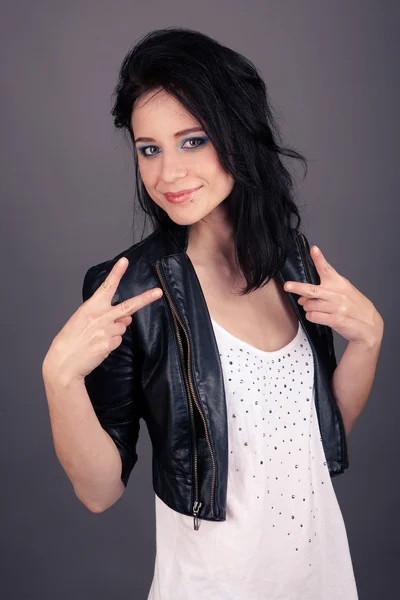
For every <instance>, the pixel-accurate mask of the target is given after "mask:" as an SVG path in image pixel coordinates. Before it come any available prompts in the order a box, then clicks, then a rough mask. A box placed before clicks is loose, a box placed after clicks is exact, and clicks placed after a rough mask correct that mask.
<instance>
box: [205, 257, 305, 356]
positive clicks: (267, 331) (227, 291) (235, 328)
mask: <svg viewBox="0 0 400 600" xmlns="http://www.w3.org/2000/svg"><path fill="white" fill-rule="evenodd" d="M194 268H195V270H196V274H197V277H198V279H199V281H200V285H201V288H202V290H203V294H204V297H205V300H206V304H207V307H208V311H209V313H210V315H211V317H212V318H213V319H214V321H216V322H217V323H218V324H219V325H221V327H223V328H224V329H225V330H226V331H228V332H229V333H231V334H232V335H233V336H235V337H237V338H238V339H240V340H242V341H244V342H246V343H247V344H250V345H251V346H254V347H255V348H257V349H259V350H263V351H264V352H274V351H276V350H279V349H280V348H283V347H284V346H285V345H287V344H288V343H289V342H290V341H291V340H293V338H294V337H295V336H296V333H297V331H298V318H297V315H296V313H295V312H294V309H293V307H292V305H291V304H290V300H289V298H288V296H287V294H286V292H285V291H284V289H283V288H282V286H281V284H280V283H279V282H278V281H277V280H276V279H272V280H271V281H269V282H268V284H267V285H266V286H264V287H263V288H260V289H258V290H255V291H253V292H250V293H249V294H246V295H243V296H240V295H239V290H240V289H241V288H243V287H244V284H245V282H244V279H241V280H240V281H239V280H238V279H236V281H235V282H234V283H233V282H232V281H231V280H229V278H228V277H226V276H225V275H224V274H223V273H218V272H215V271H212V270H210V269H205V268H203V267H200V266H197V267H196V266H195V265H194Z"/></svg>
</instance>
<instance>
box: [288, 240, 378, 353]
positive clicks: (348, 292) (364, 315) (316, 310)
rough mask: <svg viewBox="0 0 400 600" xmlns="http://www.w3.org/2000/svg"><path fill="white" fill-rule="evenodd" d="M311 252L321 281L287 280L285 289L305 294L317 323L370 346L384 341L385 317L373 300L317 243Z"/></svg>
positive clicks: (303, 297)
mask: <svg viewBox="0 0 400 600" xmlns="http://www.w3.org/2000/svg"><path fill="white" fill-rule="evenodd" d="M310 256H311V258H312V260H313V262H314V265H315V267H316V269H317V271H318V274H319V276H320V285H313V284H310V283H301V282H297V281H287V282H286V283H285V285H284V289H285V290H286V291H288V292H292V293H294V294H298V295H300V296H301V297H300V298H299V299H298V301H297V302H298V303H299V304H301V305H302V306H303V308H304V310H305V311H306V318H307V319H308V320H309V321H312V322H313V323H320V324H321V325H328V326H329V327H331V328H332V329H334V330H335V331H337V332H338V333H339V334H340V335H342V336H343V337H344V338H345V339H346V340H348V341H349V342H356V343H359V344H362V345H367V347H374V346H375V345H376V344H377V343H380V341H381V340H382V336H383V319H382V317H381V315H380V314H379V312H378V311H377V310H376V308H375V306H374V305H373V303H372V302H371V301H370V300H369V299H368V298H367V297H366V296H364V295H363V294H362V293H361V292H360V291H359V290H358V289H357V288H355V287H354V286H353V285H352V284H351V283H350V281H349V280H348V279H346V277H343V276H342V275H340V274H339V273H338V272H337V271H336V270H335V269H334V268H333V267H332V265H331V264H329V263H328V261H327V260H326V259H325V257H324V255H323V254H322V252H321V250H320V249H319V248H317V246H312V248H311V250H310Z"/></svg>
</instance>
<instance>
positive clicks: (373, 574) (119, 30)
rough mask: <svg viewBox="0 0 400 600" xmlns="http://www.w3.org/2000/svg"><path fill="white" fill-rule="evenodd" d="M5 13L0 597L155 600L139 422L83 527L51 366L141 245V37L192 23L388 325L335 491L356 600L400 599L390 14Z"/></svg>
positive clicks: (199, 9)
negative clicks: (137, 158) (280, 151)
mask: <svg viewBox="0 0 400 600" xmlns="http://www.w3.org/2000/svg"><path fill="white" fill-rule="evenodd" d="M0 16H1V19H0V21H1V25H0V32H1V35H0V40H1V42H0V44H1V58H2V61H1V63H2V64H1V77H0V83H1V96H0V102H1V112H0V114H1V120H2V126H1V140H2V144H1V146H2V148H1V192H2V193H1V200H2V209H3V210H2V216H1V246H2V265H3V267H2V289H3V293H2V307H1V315H2V328H1V332H2V339H1V360H2V369H1V371H2V381H1V416H2V418H1V431H0V440H1V441H0V444H1V467H2V475H1V496H0V498H1V509H2V511H1V514H2V519H1V535H0V539H1V542H0V543H1V561H0V562H1V574H0V575H1V577H0V578H1V583H0V595H1V596H2V597H3V598H6V599H7V600H8V599H20V598H30V599H32V598H36V597H37V598H41V599H43V600H45V599H47V598H48V599H53V598H57V599H59V600H63V599H70V598H74V599H75V598H76V599H78V600H80V599H84V600H86V599H87V600H91V599H94V598H96V599H97V600H102V599H103V598H104V599H105V598H113V600H114V599H119V598H134V599H135V600H136V599H138V600H141V599H143V600H145V598H146V597H147V592H148V589H149V587H150V583H151V578H152V575H153V564H154V553H155V521H154V495H153V490H152V485H151V446H150V441H149V437H148V433H147V429H146V426H145V424H144V422H142V427H141V435H140V439H139V444H138V453H139V462H138V464H137V465H136V467H135V469H134V472H133V473H132V476H131V479H130V482H129V485H128V488H127V490H126V492H125V494H124V496H123V497H122V498H121V500H120V501H119V502H118V503H117V504H115V505H114V506H113V507H112V508H111V509H109V510H108V511H106V512H105V513H102V514H92V513H90V512H89V511H88V510H87V509H86V508H85V507H84V506H83V505H82V504H81V503H80V502H79V501H78V500H77V498H76V497H75V495H74V493H73V489H72V486H71V484H70V482H69V480H68V478H67V476H66V475H65V473H64V471H63V469H62V467H61V466H60V464H59V463H58V461H57V459H56V456H55V452H54V448H53V442H52V437H51V429H50V423H49V416H48V410H47V402H46V397H45V393H44V386H43V381H42V379H41V363H42V360H43V358H44V355H45V354H46V352H47V349H48V347H49V345H50V343H51V341H52V339H53V337H54V336H55V335H56V334H57V333H58V331H59V330H60V329H61V327H62V326H63V325H64V323H65V322H66V321H67V320H68V318H69V317H70V316H71V314H72V313H73V312H75V310H76V309H77V308H78V306H79V305H80V303H81V287H82V281H83V275H84V273H85V271H86V270H87V269H88V267H89V266H91V265H93V264H97V263H99V262H101V261H103V260H107V259H109V258H112V257H114V256H115V255H116V254H117V253H119V252H121V251H123V250H124V249H126V248H128V247H129V246H130V245H131V244H133V243H134V242H136V241H139V239H140V237H141V232H142V222H143V221H142V218H141V216H140V214H137V215H136V217H135V219H134V227H132V223H133V212H132V203H133V195H134V181H133V161H132V159H131V156H130V154H129V150H128V148H127V146H126V145H125V142H124V140H123V138H122V136H121V134H120V133H118V132H115V131H114V130H113V124H112V118H111V115H110V114H109V111H110V108H111V94H112V90H113V88H114V85H115V83H116V79H117V72H118V68H119V66H120V63H121V61H122V59H123V57H124V55H125V53H126V52H127V50H128V49H129V47H130V46H131V44H133V43H134V42H135V41H136V40H137V38H138V37H139V36H140V35H142V34H143V33H145V32H147V31H149V30H151V29H155V28H158V27H164V26H167V25H184V26H188V27H191V28H194V29H198V30H200V31H202V32H204V33H207V34H209V35H211V36H212V37H215V38H216V39H218V40H219V41H221V42H222V43H225V44H227V45H229V46H231V47H233V48H234V49H236V50H238V51H239V52H242V53H243V54H245V55H246V56H248V57H249V58H250V59H251V60H253V62H255V64H256V65H257V66H258V68H259V69H260V71H261V74H262V75H263V77H264V79H265V81H266V84H267V88H268V90H269V93H270V95H271V98H272V100H273V102H274V105H275V106H276V108H277V109H278V111H279V113H280V122H281V127H282V132H283V136H284V141H285V143H287V144H289V145H293V146H294V147H296V148H297V149H299V150H300V151H301V152H304V153H305V155H306V156H307V158H308V159H309V174H308V176H307V178H306V179H305V180H304V181H303V180H302V177H301V174H302V171H301V169H299V170H298V169H297V168H296V172H297V176H298V177H297V182H298V194H299V201H300V203H302V204H305V206H304V208H303V216H304V222H303V230H304V232H305V233H306V235H307V236H308V238H309V241H310V244H313V243H315V244H317V245H319V246H320V247H321V249H322V250H323V252H324V253H325V256H326V258H327V259H328V261H330V262H331V263H332V264H333V266H334V267H335V268H336V269H337V270H338V271H339V272H340V273H342V274H343V275H344V276H346V277H347V278H349V279H350V281H351V282H352V283H353V284H354V285H355V286H356V287H357V288H358V289H360V291H362V293H364V294H365V295H366V296H368V297H369V298H370V299H371V300H372V302H373V303H374V304H375V306H376V307H377V309H378V310H379V312H380V313H381V314H382V316H383V318H384V320H385V335H384V342H383V345H382V349H381V354H380V358H379V362H378V369H377V373H376V378H375V382H374V386H373V388H372V392H371V394H370V397H369V399H368V401H367V405H366V407H365V409H364V411H363V413H362V414H361V416H360V418H359V419H358V421H357V422H356V424H355V426H354V429H353V430H352V432H351V433H350V437H349V442H350V453H351V465H350V469H349V470H348V471H347V472H346V473H345V474H344V475H341V476H340V477H338V478H335V479H333V480H332V481H333V484H334V487H335V490H336V493H337V497H338V500H339V503H340V506H341V509H342V512H343V516H344V519H345V523H346V527H347V533H348V538H349V543H350V548H351V552H352V558H353V565H354V570H355V574H356V580H357V585H358V589H359V595H360V599H361V600H369V599H375V598H378V597H379V598H394V597H395V596H396V595H397V594H396V593H395V590H396V589H397V575H398V574H397V573H396V566H397V567H398V564H399V545H398V541H397V540H398V537H399V519H398V509H399V503H398V495H397V493H398V488H399V476H398V472H399V469H398V465H397V463H396V460H397V456H396V455H397V446H396V444H395V441H396V438H397V434H398V422H399V421H398V419H399V416H400V410H399V402H398V397H397V394H396V392H395V390H396V387H397V384H396V378H395V368H396V366H397V364H396V363H397V362H398V361H397V360H396V359H397V346H396V338H397V337H398V334H399V329H398V319H397V312H398V310H397V302H396V300H397V297H396V288H397V283H398V281H397V272H398V268H397V267H396V265H398V258H399V234H398V223H399V168H398V146H399V117H398V106H399V67H398V53H399V43H398V30H399V16H400V7H399V4H398V2H395V1H393V2H391V1H384V2H379V1H378V0H376V1H361V0H359V1H354V0H353V1H350V2H349V1H345V0H342V1H336V2H331V1H326V0H324V1H321V0H314V1H311V0H310V1H304V0H303V1H302V2H298V1H295V0H291V1H282V0H280V1H278V0H276V1H272V2H271V1H266V0H260V1H258V2H257V1H253V2H236V3H234V4H233V5H232V2H231V1H228V0H225V1H221V2H215V1H213V2H209V1H207V0H203V1H202V2H193V3H189V2H187V0H185V1H177V0H170V1H169V2H161V1H159V2H132V1H129V2H128V1H121V0H119V1H116V0H114V1H112V2H111V0H109V1H105V0H102V1H99V0H97V1H95V0H92V1H88V0H79V1H78V0H73V1H71V0H70V1H69V2H57V1H54V0H52V1H44V0H38V1H36V2H34V3H32V2H28V0H23V1H20V2H11V0H7V1H4V0H3V2H2V7H1V15H0ZM148 232H149V229H147V230H146V231H145V234H146V233H148ZM335 343H336V349H337V355H338V359H339V358H340V356H341V354H342V352H343V350H344V348H345V344H346V342H345V340H344V338H342V337H340V336H338V334H336V333H335ZM337 575H338V577H340V573H338V574H337ZM397 593H398V592H397ZM244 600H245V599H244Z"/></svg>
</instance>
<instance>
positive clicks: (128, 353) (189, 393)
mask: <svg viewBox="0 0 400 600" xmlns="http://www.w3.org/2000/svg"><path fill="white" fill-rule="evenodd" d="M189 230H190V225H188V226H180V225H175V226H174V227H173V229H172V230H171V231H170V232H169V233H166V232H162V231H161V230H156V231H154V232H153V233H152V234H150V235H149V236H147V237H146V238H145V239H144V240H142V241H141V242H138V243H137V244H134V245H133V246H131V247H130V248H128V249H127V250H125V251H123V252H121V253H120V254H118V255H117V256H115V257H114V258H113V259H112V260H108V261H106V262H103V263H100V264H98V265H94V266H93V267H91V268H90V269H89V270H88V271H87V273H86V274H85V277H84V282H83V289H82V296H83V300H84V301H86V300H87V299H88V298H90V296H91V295H92V294H93V293H94V291H95V290H96V289H97V288H98V287H99V285H100V284H101V283H102V282H103V281H104V279H105V278H106V276H107V275H108V273H109V272H110V270H111V268H112V267H113V265H114V264H115V263H116V262H117V260H119V258H121V257H122V256H126V257H127V258H128V260H129V265H128V267H127V269H126V271H125V273H124V275H123V277H122V278H121V281H120V284H119V286H118V289H117V292H116V294H115V295H114V297H113V299H112V304H113V305H115V304H117V303H120V302H122V301H123V300H126V299H129V298H131V297H132V296H135V295H138V294H141V293H142V292H145V291H146V290H148V289H151V288H153V287H161V288H162V289H163V290H164V294H163V296H162V298H160V299H158V300H155V301H154V302H152V303H150V304H149V305H147V306H145V307H143V308H141V309H140V310H138V311H137V312H136V313H134V314H133V315H132V323H131V324H130V325H129V326H128V327H127V329H126V332H125V333H124V335H123V337H122V343H121V345H120V346H119V347H118V348H116V349H115V350H114V351H112V352H111V353H110V354H109V356H108V357H107V358H106V359H105V360H104V361H103V362H102V363H101V364H100V365H99V366H98V367H97V368H96V369H94V370H93V371H92V372H91V373H90V374H89V375H88V376H87V377H86V378H85V384H86V389H87V391H88V394H89V397H90V399H91V402H92V404H93V407H94V410H95V412H96V415H97V417H98V419H99V421H100V423H101V425H102V426H103V428H104V429H105V430H106V431H107V432H108V433H109V435H110V436H111V438H112V439H113V440H114V442H115V444H116V446H117V448H118V450H119V453H120V455H121V460H122V472H121V478H122V481H123V483H124V485H125V486H126V485H127V483H128V479H129V477H130V474H131V472H132V469H133V468H134V466H135V464H136V462H137V459H138V456H137V452H136V445H137V440H138V436H139V429H140V420H141V419H143V420H144V421H145V423H146V425H147V428H148V432H149V436H150V439H151V444H152V479H153V488H154V491H155V493H156V494H157V495H158V496H159V497H160V498H161V499H162V500H163V501H164V502H165V503H166V504H167V505H168V506H170V507H171V508H172V509H174V510H176V511H178V512H180V513H182V514H186V515H194V512H195V511H194V510H193V509H194V504H195V501H196V500H198V501H200V502H201V506H200V510H199V513H198V517H199V518H200V519H207V520H212V521H223V520H225V519H226V495H227V479H228V452H229V450H228V426H227V411H226V402H225V390H224V381H223V374H222V367H221V362H220V357H219V351H218V346H217V342H216V339H215V335H214V330H213V327H212V323H211V319H210V314H209V312H208V308H207V304H206V301H205V298H204V295H203V291H202V288H201V285H200V282H199V280H198V277H197V274H196V271H195V269H194V268H193V265H192V263H191V261H190V258H189V256H188V255H187V253H186V249H187V244H188V236H189ZM292 234H293V246H292V248H291V249H290V251H289V253H288V256H287V258H286V261H285V264H284V266H283V268H282V269H281V270H280V271H279V274H278V276H279V279H280V281H281V283H282V285H283V284H284V283H285V281H288V280H292V281H301V282H309V283H316V284H319V282H320V280H319V276H318V272H317V270H316V268H315V266H314V263H313V261H312V259H311V257H310V255H309V251H310V247H309V244H308V240H307V239H306V237H305V236H304V234H302V233H301V232H299V231H298V230H294V229H292ZM286 293H287V294H288V295H289V299H290V301H291V304H292V306H293V309H294V310H295V312H296V314H297V316H298V318H299V320H300V322H301V324H302V326H303V328H304V329H305V331H306V333H307V336H308V339H309V342H310V345H311V348H312V352H313V358H314V373H315V375H314V384H315V406H316V411H317V417H318V422H319V426H320V431H321V438H322V443H323V448H324V452H325V456H326V460H327V465H328V469H329V473H330V475H331V477H334V476H336V475H339V474H341V473H343V472H344V470H345V469H347V468H348V466H349V460H348V449H347V440H346V435H345V431H344V426H343V421H342V417H341V414H340V410H339V408H338V406H337V404H336V402H335V400H334V397H333V395H332V392H331V386H330V381H331V377H332V374H333V372H334V370H335V368H336V357H335V350H334V344H333V335H332V330H331V328H330V327H327V326H323V325H319V324H316V323H312V322H311V321H308V320H307V319H306V318H305V311H304V309H303V307H302V306H300V305H299V304H298V303H297V299H298V298H299V296H298V295H297V294H294V293H290V292H286ZM195 528H196V527H195Z"/></svg>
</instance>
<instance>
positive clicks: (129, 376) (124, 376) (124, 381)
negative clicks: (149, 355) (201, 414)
mask: <svg viewBox="0 0 400 600" xmlns="http://www.w3.org/2000/svg"><path fill="white" fill-rule="evenodd" d="M107 265H109V263H101V264H100V265H95V266H93V267H90V269H89V270H88V271H87V272H86V274H85V277H84V281H83V288H82V297H83V301H84V302H86V300H87V299H88V298H90V297H91V296H92V295H93V294H94V292H95V291H96V289H97V288H98V287H99V286H100V284H101V283H103V281H104V280H105V278H106V277H107V275H108V273H109V272H110V270H111V266H112V264H111V266H107ZM120 302H122V300H121V296H120V292H119V289H117V291H116V293H115V294H114V296H113V298H112V300H111V304H112V305H113V306H114V305H115V304H119V303H120ZM132 341H133V340H132V328H131V325H129V326H128V327H127V328H126V331H125V333H124V334H123V336H122V342H121V344H120V345H119V346H118V348H116V349H115V350H113V351H112V352H110V354H109V355H108V356H107V358H106V359H105V360H104V361H103V362H102V363H100V364H99V365H98V366H97V367H96V368H95V369H93V371H91V373H89V375H87V376H86V377H85V387H86V390H87V392H88V395H89V398H90V401H91V403H92V405H93V408H94V411H95V413H96V416H97V418H98V419H99V422H100V424H101V426H102V427H103V429H105V431H107V433H108V434H109V435H110V436H111V438H112V439H113V441H114V443H115V445H116V446H117V448H118V451H119V453H120V456H121V461H122V471H121V479H122V481H123V484H124V485H125V487H126V485H127V483H128V479H129V476H130V473H131V471H132V469H133V467H134V466H135V464H136V462H137V459H138V455H137V453H136V444H137V440H138V437H139V428H140V418H141V415H140V409H139V400H135V394H134V387H135V379H136V377H135V361H134V353H133V343H132Z"/></svg>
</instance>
